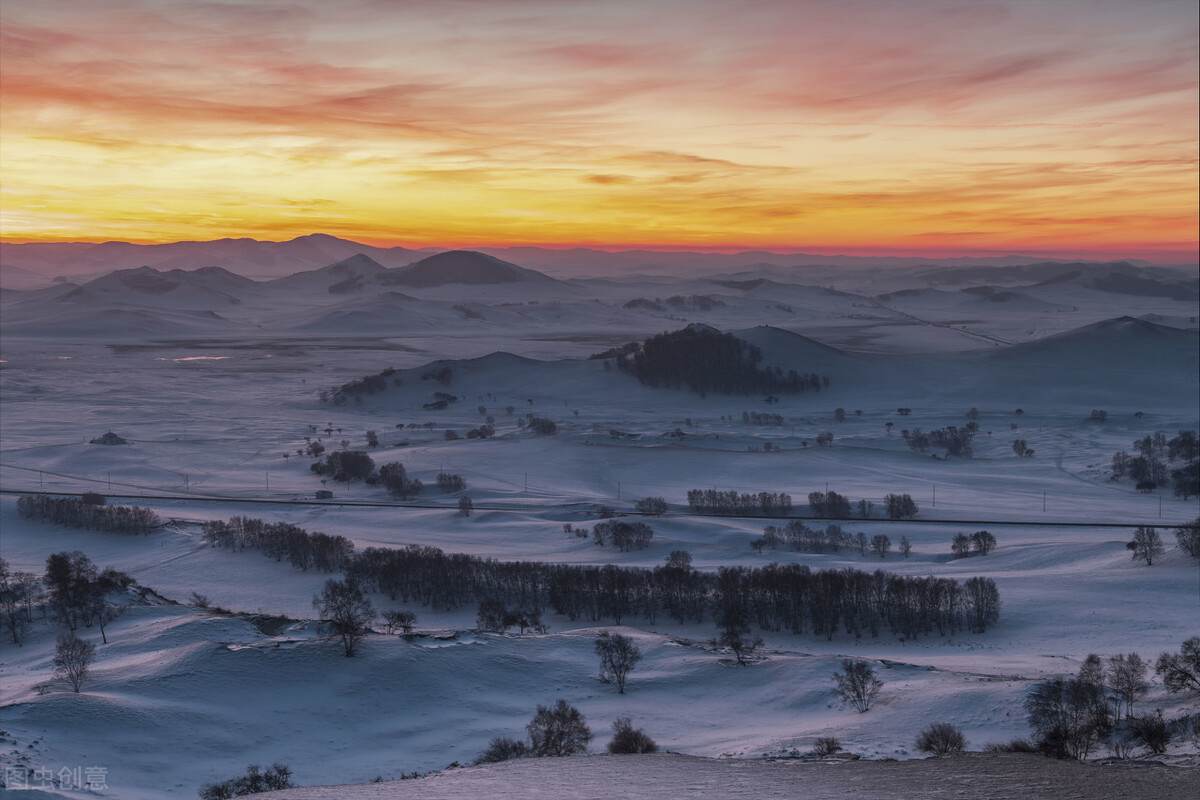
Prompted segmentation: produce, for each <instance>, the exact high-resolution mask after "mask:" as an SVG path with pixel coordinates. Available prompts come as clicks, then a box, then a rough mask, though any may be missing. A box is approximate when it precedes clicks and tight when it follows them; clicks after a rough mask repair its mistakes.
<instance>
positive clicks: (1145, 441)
mask: <svg viewBox="0 0 1200 800" xmlns="http://www.w3.org/2000/svg"><path fill="white" fill-rule="evenodd" d="M1133 447H1134V450H1135V451H1136V452H1137V455H1132V456H1131V455H1130V454H1129V453H1126V452H1124V451H1121V452H1119V453H1114V454H1113V457H1112V479H1113V480H1114V481H1118V480H1121V479H1122V478H1125V477H1126V476H1128V477H1129V478H1130V479H1131V480H1132V481H1133V482H1134V485H1135V487H1136V488H1137V489H1138V491H1143V492H1150V491H1154V490H1155V489H1157V488H1158V487H1159V486H1164V485H1166V484H1167V477H1168V475H1169V476H1170V478H1171V482H1172V483H1173V485H1174V494H1175V496H1176V497H1181V498H1183V499H1184V500H1187V499H1189V498H1191V497H1194V496H1196V495H1197V494H1200V441H1198V440H1197V436H1196V431H1180V432H1179V435H1178V436H1176V437H1174V438H1173V439H1170V440H1168V439H1167V437H1166V435H1165V434H1162V433H1155V434H1154V435H1153V436H1145V437H1142V438H1141V439H1138V440H1137V441H1135V442H1134V443H1133ZM1173 465H1174V468H1173V469H1172V466H1173Z"/></svg>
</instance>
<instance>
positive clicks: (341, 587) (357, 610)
mask: <svg viewBox="0 0 1200 800" xmlns="http://www.w3.org/2000/svg"><path fill="white" fill-rule="evenodd" d="M313 608H315V609H316V610H317V612H318V613H319V614H320V615H321V621H322V622H329V623H330V624H331V625H332V626H333V629H334V630H335V631H336V632H337V634H338V635H339V636H341V637H342V647H344V648H345V650H346V658H350V657H351V656H353V655H354V650H355V648H356V647H357V646H358V642H359V640H361V639H362V637H363V635H364V634H365V633H366V631H367V626H368V625H370V624H371V620H372V619H374V618H375V608H374V607H373V606H372V605H371V601H370V600H368V599H367V598H365V597H363V593H362V591H361V590H360V589H359V588H358V584H357V583H356V582H354V581H352V580H346V581H339V580H334V579H333V578H330V579H329V580H327V581H325V588H324V589H322V590H321V593H320V594H319V595H314V596H313Z"/></svg>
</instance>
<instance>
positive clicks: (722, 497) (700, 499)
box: [687, 489, 792, 517]
mask: <svg viewBox="0 0 1200 800" xmlns="http://www.w3.org/2000/svg"><path fill="white" fill-rule="evenodd" d="M687 501H688V505H689V506H691V509H692V511H694V512H696V513H697V514H764V515H766V516H771V517H782V516H786V515H787V514H789V513H791V510H792V496H791V495H789V494H786V493H784V492H756V493H747V492H743V493H738V492H737V491H736V490H728V491H721V490H717V489H691V490H689V491H688V493H687Z"/></svg>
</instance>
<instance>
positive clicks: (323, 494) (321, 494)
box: [317, 489, 333, 500]
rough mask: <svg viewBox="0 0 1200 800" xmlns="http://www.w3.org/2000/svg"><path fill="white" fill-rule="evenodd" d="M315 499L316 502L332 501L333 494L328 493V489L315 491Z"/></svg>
mask: <svg viewBox="0 0 1200 800" xmlns="http://www.w3.org/2000/svg"><path fill="white" fill-rule="evenodd" d="M317 499H318V500H332V499H333V492H331V491H329V490H328V489H317Z"/></svg>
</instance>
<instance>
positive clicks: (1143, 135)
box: [0, 0, 1200, 247]
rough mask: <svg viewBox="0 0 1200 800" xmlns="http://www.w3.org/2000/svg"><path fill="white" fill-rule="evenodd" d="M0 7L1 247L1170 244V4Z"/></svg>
mask: <svg viewBox="0 0 1200 800" xmlns="http://www.w3.org/2000/svg"><path fill="white" fill-rule="evenodd" d="M0 15H2V19H3V25H2V27H0V36H2V39H0V59H2V63H0V68H2V69H3V74H4V81H3V85H2V87H0V88H2V92H0V125H2V126H3V128H2V133H3V137H4V142H3V143H4V147H3V149H2V150H0V158H3V161H4V163H3V166H4V170H5V176H6V179H5V185H4V187H3V189H2V191H3V192H4V199H5V206H6V211H11V212H12V213H11V214H10V215H9V219H11V220H15V222H12V223H10V224H6V226H5V229H4V231H3V232H4V235H6V236H61V235H66V236H71V237H78V238H86V237H88V236H90V235H91V232H92V231H96V230H103V231H105V232H107V233H112V234H117V235H120V233H119V232H120V231H122V230H123V231H126V233H125V234H123V235H124V236H127V237H128V238H140V239H145V238H155V237H159V238H179V237H181V236H185V235H189V234H188V230H189V229H190V228H192V227H204V228H205V229H209V230H215V229H217V228H220V227H221V226H225V228H224V229H223V230H224V231H225V232H228V233H230V234H238V235H240V234H251V235H257V234H264V233H268V234H269V233H270V232H271V231H276V230H288V231H294V230H296V228H295V227H292V226H295V225H306V224H307V225H311V227H312V228H313V229H317V228H325V227H328V225H326V224H324V222H325V221H328V223H329V224H336V225H338V226H340V227H339V231H340V232H342V233H345V234H352V233H354V232H355V231H357V232H358V234H359V235H361V236H364V237H370V238H373V239H375V240H380V239H386V238H387V237H389V236H395V237H396V238H397V239H405V240H407V241H414V240H424V241H429V242H436V241H437V240H438V239H439V238H442V237H450V238H455V239H456V240H457V241H462V240H464V239H466V238H470V239H471V240H473V241H478V242H483V241H493V242H499V241H526V242H548V243H555V242H557V243H564V244H565V243H570V242H572V241H590V242H597V241H605V240H611V243H612V244H619V243H620V242H621V241H638V242H641V243H647V242H655V241H657V242H659V243H661V244H688V243H704V242H711V241H714V240H717V239H719V240H721V241H723V242H728V243H735V242H743V243H745V244H746V245H747V246H755V245H774V246H786V245H791V246H795V247H803V246H805V245H807V244H813V245H818V244H819V245H831V244H836V242H837V241H846V242H848V243H854V242H869V243H871V244H873V245H882V244H884V243H886V241H887V240H891V241H924V240H927V239H931V238H932V239H936V240H938V241H939V242H952V241H953V240H954V237H955V236H959V237H960V238H961V239H962V240H963V242H964V243H966V242H967V241H968V240H970V241H972V242H974V241H977V240H979V239H981V238H982V239H987V240H988V241H989V242H994V243H997V244H1003V243H1004V242H1005V241H1006V237H1008V239H1007V240H1011V241H1013V242H1017V241H1018V240H1022V241H1023V240H1025V239H1027V238H1028V237H1029V236H1032V235H1034V232H1035V231H1036V230H1037V229H1039V228H1040V230H1041V233H1040V234H1038V235H1041V236H1060V235H1061V236H1063V237H1066V236H1068V235H1069V236H1070V237H1071V238H1072V240H1073V241H1076V242H1078V241H1080V240H1087V241H1095V242H1098V243H1105V242H1111V241H1114V239H1115V237H1117V236H1118V233H1116V232H1114V231H1113V230H1112V228H1113V227H1114V226H1117V225H1119V227H1120V228H1121V229H1122V230H1121V232H1120V234H1119V235H1120V236H1123V237H1125V239H1126V240H1127V241H1142V242H1153V241H1156V240H1159V239H1161V240H1162V241H1172V242H1179V241H1183V242H1191V241H1194V240H1195V239H1196V238H1197V237H1196V230H1195V228H1196V226H1195V214H1196V208H1197V200H1196V190H1195V187H1196V183H1197V162H1196V158H1195V153H1196V148H1197V122H1196V119H1197V116H1198V113H1200V109H1198V107H1197V106H1198V103H1197V97H1198V94H1200V93H1198V89H1197V85H1198V84H1197V64H1198V58H1197V34H1196V29H1197V13H1196V9H1195V7H1194V4H1193V3H1184V2H1181V3H1174V2H1161V3H1136V2H1132V1H1129V2H1126V1H1124V0H1095V1H1093V0H1086V2H1084V1H1083V0H1059V1H1058V2H1054V3H1045V2H1036V1H1035V0H999V1H998V2H990V3H985V2H965V1H959V0H907V1H906V2H895V3H881V2H873V1H868V0H838V2H834V1H833V0H807V1H806V2H802V3H801V2H769V1H768V0H742V1H740V2H739V1H738V0H649V2H633V1H632V0H614V2H608V3H561V2H554V1H553V0H511V1H510V2H503V3H498V2H483V1H482V0H451V1H449V2H426V1H425V0H408V1H407V2H385V1H384V0H346V1H345V2H337V3H328V2H318V1H317V0H254V1H253V2H252V0H229V1H228V2H220V3H218V2H206V1H204V0H94V1H93V2H89V3H78V2H67V1H66V0H43V1H42V2H38V3H33V2H17V1H16V0H14V2H10V3H6V4H5V5H4V6H3V7H0ZM117 197H120V199H121V202H117V201H116V200H114V198H117ZM315 198H321V202H319V203H318V202H316V200H315ZM1144 209H1154V210H1153V211H1148V210H1144ZM1164 209H1166V212H1165V213H1164ZM297 214H299V215H300V216H299V217H297ZM948 214H950V215H962V219H961V222H962V224H957V223H956V224H954V225H953V226H949V227H948V226H947V224H946V223H947V219H946V215H948ZM322 215H324V216H322ZM39 220H44V221H45V224H42V223H41V222H39ZM70 220H74V221H75V223H73V224H76V225H77V227H78V231H77V233H75V234H71V233H69V231H68V230H67V229H68V228H69V227H70V224H72V223H69V222H68V221H70ZM1118 220H1119V221H1120V222H1119V223H1118V222H1116V221H1118ZM1189 220H1190V221H1189ZM1089 226H1090V227H1089ZM955 231H957V233H955ZM1056 232H1057V233H1056Z"/></svg>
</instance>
